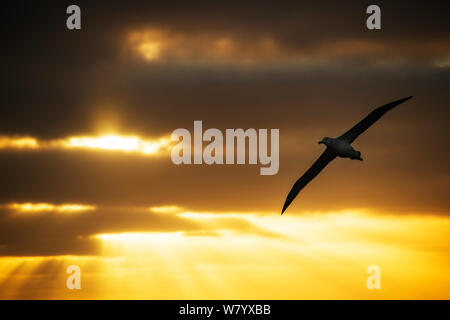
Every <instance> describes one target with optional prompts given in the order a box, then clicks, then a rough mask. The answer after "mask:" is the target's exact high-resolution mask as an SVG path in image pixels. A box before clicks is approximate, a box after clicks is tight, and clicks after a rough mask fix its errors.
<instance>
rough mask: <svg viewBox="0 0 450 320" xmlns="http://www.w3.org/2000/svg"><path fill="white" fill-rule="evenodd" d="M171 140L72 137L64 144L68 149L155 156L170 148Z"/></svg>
mask: <svg viewBox="0 0 450 320" xmlns="http://www.w3.org/2000/svg"><path fill="white" fill-rule="evenodd" d="M170 143H171V140H170V139H169V138H165V137H164V138H160V139H159V140H155V141H149V140H142V139H140V138H139V137H136V136H119V135H106V136H100V137H71V138H68V139H66V140H65V141H64V142H63V145H64V147H66V148H69V149H70V148H88V149H103V150H115V151H124V152H138V153H141V154H144V155H149V154H155V153H157V152H158V151H159V150H161V149H163V148H165V147H168V146H169V145H170Z"/></svg>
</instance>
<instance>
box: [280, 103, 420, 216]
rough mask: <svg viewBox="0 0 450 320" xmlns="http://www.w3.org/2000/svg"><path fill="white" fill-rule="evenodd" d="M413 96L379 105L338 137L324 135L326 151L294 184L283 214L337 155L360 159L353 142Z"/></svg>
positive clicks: (359, 153) (322, 141) (323, 140)
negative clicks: (301, 191) (386, 114)
mask: <svg viewBox="0 0 450 320" xmlns="http://www.w3.org/2000/svg"><path fill="white" fill-rule="evenodd" d="M411 98H412V96H410V97H407V98H403V99H400V100H396V101H393V102H391V103H388V104H386V105H384V106H381V107H378V108H376V109H375V110H373V111H372V112H371V113H369V115H368V116H367V117H365V118H364V119H362V120H361V121H360V122H358V123H357V124H356V125H355V126H353V127H352V128H351V129H350V130H348V131H347V132H345V133H344V134H343V135H341V136H339V137H337V138H329V137H324V138H323V139H322V140H321V141H319V142H318V143H319V144H324V145H326V147H327V148H326V149H325V151H324V152H323V153H322V154H321V156H320V157H319V158H318V159H317V160H316V162H314V163H313V165H312V166H311V168H309V169H308V171H306V172H305V173H304V174H303V175H302V176H301V177H300V179H298V180H297V181H296V182H295V183H294V185H293V186H292V189H291V191H289V194H288V195H287V197H286V201H285V202H284V205H283V210H282V211H281V214H283V213H284V211H286V209H287V207H289V205H290V204H291V202H292V201H293V200H294V199H295V197H296V196H297V194H298V193H299V192H300V190H302V189H303V188H304V187H305V186H306V185H307V184H308V183H309V182H310V181H311V180H312V179H314V178H315V177H316V176H317V175H318V174H319V173H320V171H322V169H323V168H325V167H326V166H327V165H328V164H329V163H330V162H331V161H332V160H334V159H335V158H336V157H340V158H350V159H352V160H360V161H362V160H363V159H362V158H361V152H359V151H357V150H355V149H353V147H352V146H351V144H352V143H353V141H355V139H356V138H358V136H359V135H360V134H361V133H363V132H364V131H366V130H367V129H368V128H369V127H370V126H371V125H372V124H374V123H375V122H376V121H377V120H378V119H380V118H381V117H382V116H383V115H384V114H385V113H386V112H388V111H389V110H392V109H393V108H395V107H396V106H398V105H399V104H401V103H403V102H405V101H406V100H409V99H411Z"/></svg>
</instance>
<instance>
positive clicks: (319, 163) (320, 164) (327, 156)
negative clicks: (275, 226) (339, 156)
mask: <svg viewBox="0 0 450 320" xmlns="http://www.w3.org/2000/svg"><path fill="white" fill-rule="evenodd" d="M334 158H336V154H335V153H334V152H333V151H331V150H330V149H329V148H327V149H326V150H325V151H324V152H323V153H322V155H321V156H320V157H319V158H318V159H317V160H316V162H314V164H313V165H312V166H311V168H309V169H308V171H306V172H305V173H304V174H303V175H302V176H301V177H300V179H298V180H297V181H296V182H295V183H294V186H293V187H292V189H291V191H289V194H288V196H287V198H286V201H285V202H284V206H283V210H282V211H281V214H283V213H284V211H285V210H286V209H287V207H289V205H290V204H291V202H292V200H294V199H295V197H296V196H297V194H298V193H299V192H300V190H302V189H303V188H304V187H305V186H306V185H307V184H308V183H309V182H310V181H311V180H312V179H314V177H315V176H317V175H318V174H319V172H320V171H322V169H323V168H325V167H326V166H327V164H328V163H330V161H331V160H333V159H334Z"/></svg>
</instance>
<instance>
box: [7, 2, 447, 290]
mask: <svg viewBox="0 0 450 320" xmlns="http://www.w3.org/2000/svg"><path fill="white" fill-rule="evenodd" d="M74 3H76V4H78V5H79V6H80V7H81V14H82V29H81V30H74V31H70V30H68V29H67V28H66V18H67V16H68V15H67V14H66V8H67V6H68V5H70V4H74ZM370 4H373V3H372V2H371V1H345V4H343V3H341V2H337V1H323V0H320V1H314V2H313V3H312V2H310V1H308V2H306V1H295V2H282V1H280V2H279V1H277V2H274V1H273V2H270V1H258V2H255V3H253V4H250V2H245V3H244V2H243V1H207V2H198V1H184V2H181V1H174V2H170V4H169V3H168V2H167V1H148V3H146V4H145V3H143V2H142V3H141V2H137V1H127V2H125V1H122V2H119V1H108V2H106V1H85V2H83V1H79V2H70V1H57V2H56V1H54V2H46V3H44V4H37V3H35V2H32V1H17V2H16V4H15V6H14V7H11V8H8V10H6V9H5V10H3V11H5V12H4V14H5V13H6V14H7V16H6V17H5V18H4V19H3V21H5V27H4V28H3V33H4V34H5V36H4V42H5V45H4V48H3V50H2V52H1V55H2V61H3V66H2V77H1V93H2V100H1V104H0V173H1V174H0V190H1V191H0V298H1V299H15V298H22V299H399V298H407V299H449V298H450V289H449V288H450V274H449V272H448V270H449V268H450V236H449V232H450V201H449V198H448V196H449V194H448V191H449V188H450V169H449V162H450V152H449V147H450V132H449V117H450V108H449V101H450V81H449V80H450V26H449V21H450V3H449V2H448V1H433V2H432V3H431V2H427V1H395V2H387V1H378V2H377V4H378V5H379V6H380V7H381V12H382V29H381V30H376V31H370V30H368V29H367V28H366V18H367V16H368V15H367V14H366V13H365V12H366V8H367V6H368V5H370ZM411 95H412V96H414V98H413V99H411V100H409V101H408V102H406V103H404V104H402V105H400V106H399V107H397V108H396V109H394V110H392V111H391V112H389V113H388V114H386V115H385V116H384V117H383V118H382V119H381V120H380V121H379V122H377V123H376V124H374V125H373V127H371V128H370V129H369V130H368V131H367V132H366V133H364V134H363V135H362V136H361V137H359V138H358V140H356V141H355V143H354V144H353V146H354V147H355V149H356V150H359V151H361V156H362V158H364V161H363V162H359V161H351V160H349V159H340V158H338V159H336V160H335V161H333V162H332V163H331V164H330V165H329V166H328V167H327V168H326V169H324V171H323V172H322V173H321V174H320V175H319V176H318V177H317V178H316V179H314V180H313V181H312V182H311V184H310V185H308V186H307V187H306V188H305V189H304V190H302V191H301V193H300V194H299V196H298V197H297V198H296V199H295V201H294V202H293V203H292V205H291V206H290V207H289V209H288V211H287V212H286V213H285V214H284V215H283V216H281V215H280V211H281V208H282V205H283V203H284V200H285V198H286V195H287V193H288V192H289V190H290V188H291V186H292V184H293V183H294V182H295V180H296V179H297V178H299V177H300V175H301V174H302V173H303V172H304V171H305V170H307V169H308V168H309V166H310V165H311V164H312V163H313V162H314V161H315V159H316V158H317V157H318V156H319V155H320V154H321V152H323V148H324V147H323V146H322V145H318V144H317V141H319V140H321V139H322V137H324V136H330V137H337V136H339V135H340V134H342V133H344V132H345V131H346V130H347V129H349V128H350V127H351V126H353V125H354V124H355V123H356V122H358V121H359V120H361V119H362V118H363V117H364V116H365V115H367V114H368V113H369V112H370V111H372V110H373V108H375V107H378V106H381V105H384V104H386V103H388V102H391V101H393V100H397V99H400V98H404V97H407V96H411ZM194 120H202V121H203V127H204V129H207V128H218V129H220V130H222V132H225V129H227V128H243V129H247V128H255V129H269V130H270V129H271V128H276V129H279V130H280V162H279V163H280V164H279V171H278V173H277V174H276V175H269V176H264V175H260V172H259V167H260V166H259V165H248V164H246V165H210V166H209V165H206V164H202V165H179V166H177V165H174V164H173V163H172V161H171V158H170V150H171V148H172V146H173V142H171V140H170V135H171V133H172V132H173V131H174V130H175V129H177V128H186V129H188V130H190V131H191V132H193V123H194ZM73 264H75V265H78V266H80V268H81V277H82V289H81V290H68V289H67V288H66V278H67V276H68V275H67V274H66V268H67V267H68V266H69V265H73ZM369 265H378V266H379V267H380V269H381V285H382V288H381V289H380V290H369V289H368V288H367V287H366V279H367V277H368V276H369V274H367V273H366V269H367V267H368V266H369Z"/></svg>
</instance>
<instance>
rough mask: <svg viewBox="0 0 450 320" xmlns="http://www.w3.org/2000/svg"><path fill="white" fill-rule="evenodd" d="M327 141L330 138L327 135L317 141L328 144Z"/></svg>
mask: <svg viewBox="0 0 450 320" xmlns="http://www.w3.org/2000/svg"><path fill="white" fill-rule="evenodd" d="M328 141H330V138H328V137H324V138H323V139H322V140H320V141H319V142H318V144H322V143H323V144H325V145H328Z"/></svg>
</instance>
